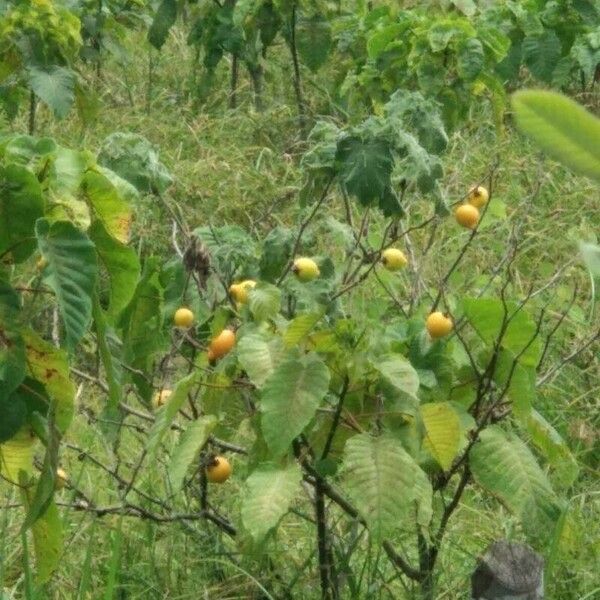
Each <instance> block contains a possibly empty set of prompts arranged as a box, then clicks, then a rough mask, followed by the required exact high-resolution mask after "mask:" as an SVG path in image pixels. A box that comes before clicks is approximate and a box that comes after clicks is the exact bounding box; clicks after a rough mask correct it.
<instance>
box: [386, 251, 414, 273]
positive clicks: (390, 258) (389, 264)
mask: <svg viewBox="0 0 600 600" xmlns="http://www.w3.org/2000/svg"><path fill="white" fill-rule="evenodd" d="M381 262H382V263H383V266H384V267H385V268H386V269H387V270H388V271H399V270H400V269H402V267H405V266H406V265H407V264H408V259H407V258H406V255H405V254H404V252H402V250H398V248H387V249H386V250H384V251H383V252H382V253H381Z"/></svg>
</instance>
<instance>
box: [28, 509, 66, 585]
mask: <svg viewBox="0 0 600 600" xmlns="http://www.w3.org/2000/svg"><path fill="white" fill-rule="evenodd" d="M32 533H33V547H34V550H35V565H36V579H37V581H38V582H39V583H46V582H47V581H48V580H49V579H50V578H51V576H52V574H53V573H54V572H55V571H56V569H57V568H58V566H59V564H60V559H61V556H62V551H63V531H62V520H61V518H60V515H59V513H58V509H57V508H56V504H54V502H50V504H49V505H48V507H47V508H46V510H45V511H44V514H43V515H42V516H41V517H40V518H39V519H38V520H37V521H36V522H35V523H34V524H33V526H32Z"/></svg>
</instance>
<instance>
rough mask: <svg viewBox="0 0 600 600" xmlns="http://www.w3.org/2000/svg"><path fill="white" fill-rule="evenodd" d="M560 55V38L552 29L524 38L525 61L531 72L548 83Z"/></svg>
mask: <svg viewBox="0 0 600 600" xmlns="http://www.w3.org/2000/svg"><path fill="white" fill-rule="evenodd" d="M560 55H561V43H560V39H559V38H558V36H557V35H556V33H555V32H554V31H552V30H545V31H544V32H543V33H540V34H536V35H528V36H527V37H526V38H525V39H524V40H523V62H524V63H525V65H526V66H527V67H528V68H529V70H530V71H531V74H532V75H533V76H534V77H537V78H538V79H541V80H542V81H546V82H548V83H550V82H551V81H552V74H553V73H554V68H555V67H556V64H557V63H558V61H559V60H560Z"/></svg>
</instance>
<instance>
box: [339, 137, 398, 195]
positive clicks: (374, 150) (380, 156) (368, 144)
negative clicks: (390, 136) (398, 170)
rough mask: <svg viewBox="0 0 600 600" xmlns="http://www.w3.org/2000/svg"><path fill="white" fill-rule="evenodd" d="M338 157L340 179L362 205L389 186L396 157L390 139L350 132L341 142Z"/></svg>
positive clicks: (387, 189) (386, 189) (388, 188)
mask: <svg viewBox="0 0 600 600" xmlns="http://www.w3.org/2000/svg"><path fill="white" fill-rule="evenodd" d="M335 160H336V167H337V171H338V174H339V177H340V180H341V183H342V184H343V186H344V187H345V188H346V190H347V191H348V193H349V194H352V195H354V196H356V197H357V198H358V200H359V202H360V203H361V204H362V205H363V206H369V205H371V204H373V203H375V202H378V201H379V200H380V199H381V198H383V197H385V196H386V194H387V193H388V191H389V190H390V188H391V175H392V169H393V166H394V159H393V156H392V152H391V148H390V144H389V142H388V141H386V140H384V139H380V138H377V137H368V136H367V137H365V136H362V137H359V136H357V135H347V136H345V137H343V138H342V139H341V140H340V141H339V142H338V145H337V152H336V157H335Z"/></svg>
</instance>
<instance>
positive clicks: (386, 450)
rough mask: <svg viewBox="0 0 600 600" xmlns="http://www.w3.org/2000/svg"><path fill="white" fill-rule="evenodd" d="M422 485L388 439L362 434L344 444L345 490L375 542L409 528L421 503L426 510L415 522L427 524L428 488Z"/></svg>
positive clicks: (398, 445) (412, 464) (409, 462)
mask: <svg viewBox="0 0 600 600" xmlns="http://www.w3.org/2000/svg"><path fill="white" fill-rule="evenodd" d="M423 477H425V479H423ZM425 481H426V476H425V475H424V473H422V471H421V469H420V468H419V466H418V465H417V464H416V463H415V462H414V460H413V459H412V457H411V456H410V455H409V454H408V453H407V452H406V451H405V450H404V448H403V447H402V443H401V442H400V441H399V440H398V439H396V438H394V437H392V436H391V435H387V434H386V435H382V436H379V437H373V436H371V435H370V434H368V433H363V434H360V435H356V436H354V437H352V438H350V439H349V440H348V441H347V442H346V447H345V449H344V482H345V488H346V490H347V491H348V494H349V496H350V497H351V499H352V501H353V503H354V504H355V506H356V507H357V509H358V510H359V512H360V513H361V515H362V516H363V517H364V519H365V521H366V522H367V526H368V528H369V533H370V534H371V536H372V537H373V538H374V539H375V540H378V541H381V540H382V539H383V538H384V537H385V536H387V535H389V534H391V533H393V532H394V531H397V530H398V529H399V528H401V527H403V526H405V527H409V526H410V525H409V524H410V523H411V522H413V520H414V518H415V515H417V514H418V511H419V505H420V504H421V503H422V502H425V506H426V507H427V505H428V506H429V510H428V509H427V508H425V510H424V511H422V512H421V516H420V519H419V520H420V521H423V522H425V521H427V520H428V517H427V515H428V514H429V515H430V514H431V512H430V508H431V487H430V486H429V489H427V485H426V483H425ZM429 518H430V516H429Z"/></svg>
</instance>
